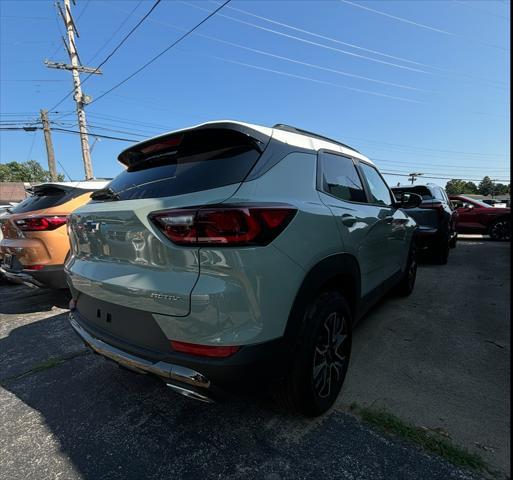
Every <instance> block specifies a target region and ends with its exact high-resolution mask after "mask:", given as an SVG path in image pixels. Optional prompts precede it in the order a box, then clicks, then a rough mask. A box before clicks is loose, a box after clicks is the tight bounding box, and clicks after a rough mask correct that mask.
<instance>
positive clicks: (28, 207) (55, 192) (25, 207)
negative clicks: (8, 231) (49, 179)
mask: <svg viewBox="0 0 513 480" xmlns="http://www.w3.org/2000/svg"><path fill="white" fill-rule="evenodd" d="M84 193H87V190H80V189H78V188H75V189H73V190H62V189H60V188H45V189H42V190H38V191H37V193H34V194H33V195H31V196H30V197H27V198H26V199H25V200H23V201H22V202H20V203H18V205H16V206H14V207H12V208H11V209H10V210H9V212H10V213H25V212H32V211H34V210H42V209H44V208H51V207H57V206H59V205H62V204H64V203H66V202H69V201H70V200H72V199H74V198H76V197H79V196H80V195H83V194H84Z"/></svg>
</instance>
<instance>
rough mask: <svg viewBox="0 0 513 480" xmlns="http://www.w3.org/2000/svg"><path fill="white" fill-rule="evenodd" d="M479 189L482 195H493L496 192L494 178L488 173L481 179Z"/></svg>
mask: <svg viewBox="0 0 513 480" xmlns="http://www.w3.org/2000/svg"><path fill="white" fill-rule="evenodd" d="M477 189H478V191H479V193H480V194H481V195H491V194H492V192H494V185H493V182H492V179H491V178H490V177H489V176H488V175H487V176H486V177H484V178H483V180H481V182H480V183H479V186H478V187H477Z"/></svg>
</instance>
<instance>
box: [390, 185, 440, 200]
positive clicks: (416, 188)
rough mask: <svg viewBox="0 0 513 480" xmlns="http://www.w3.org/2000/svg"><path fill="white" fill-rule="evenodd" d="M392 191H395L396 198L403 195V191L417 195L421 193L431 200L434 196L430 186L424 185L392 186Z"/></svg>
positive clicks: (424, 197)
mask: <svg viewBox="0 0 513 480" xmlns="http://www.w3.org/2000/svg"><path fill="white" fill-rule="evenodd" d="M392 191H393V192H394V195H395V197H396V198H400V197H402V195H403V193H416V194H417V195H420V196H421V197H422V198H423V200H431V199H432V198H433V195H431V192H430V190H429V188H427V187H425V186H424V185H417V186H413V187H400V188H398V187H394V188H392Z"/></svg>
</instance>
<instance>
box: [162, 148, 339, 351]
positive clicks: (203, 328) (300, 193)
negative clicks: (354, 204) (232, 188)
mask: <svg viewBox="0 0 513 480" xmlns="http://www.w3.org/2000/svg"><path fill="white" fill-rule="evenodd" d="M315 178H316V155H314V154H306V153H291V154H289V155H288V156H286V157H285V158H284V159H283V160H281V162H279V163H278V164H276V165H275V166H274V167H273V168H271V169H270V170H269V171H268V172H266V173H265V174H264V175H263V176H262V177H260V178H257V179H255V180H252V181H249V182H246V183H243V184H242V185H241V187H240V188H239V189H238V191H237V192H236V193H235V194H234V195H233V196H232V197H231V198H229V199H228V200H226V202H225V203H232V204H236V203H246V202H258V203H262V202H270V203H287V204H290V205H292V206H294V207H295V208H297V213H296V216H295V217H294V219H293V220H292V222H291V223H290V224H289V225H288V226H287V228H286V229H285V230H284V231H283V232H282V233H281V234H280V235H279V236H278V237H277V238H276V239H275V240H274V241H273V242H272V243H271V244H270V245H268V246H266V247H257V248H252V247H249V248H205V247H203V248H201V249H200V276H199V278H198V282H197V284H196V286H195V287H194V289H193V292H192V294H191V313H190V316H189V317H188V318H187V319H182V320H177V321H173V322H169V321H166V319H159V318H158V317H156V319H157V321H158V322H159V320H160V326H161V328H162V329H163V330H164V331H165V332H166V334H167V336H168V337H169V338H175V339H179V340H183V341H191V342H193V341H195V342H197V343H205V344H219V343H221V344H232V345H240V344H254V343H260V342H264V341H268V340H272V339H275V338H278V337H281V336H283V334H284V332H285V328H286V325H287V320H288V318H289V314H290V310H291V308H292V305H293V303H294V300H295V298H296V295H297V292H298V291H299V288H300V286H301V284H302V282H303V280H304V278H305V276H306V273H307V272H308V271H309V270H310V269H311V268H312V267H313V266H314V265H316V264H317V263H318V262H320V261H321V260H322V259H323V258H325V257H327V256H329V255H332V254H334V253H340V252H341V250H342V244H341V241H340V237H339V235H338V231H337V226H336V223H335V220H334V218H333V216H332V214H331V212H330V211H329V209H328V208H327V207H326V206H325V205H323V204H322V202H321V201H320V200H319V197H318V195H317V191H316V189H315Z"/></svg>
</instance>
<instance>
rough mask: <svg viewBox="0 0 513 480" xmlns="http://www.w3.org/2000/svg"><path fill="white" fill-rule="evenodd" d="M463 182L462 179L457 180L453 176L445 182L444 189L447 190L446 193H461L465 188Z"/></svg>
mask: <svg viewBox="0 0 513 480" xmlns="http://www.w3.org/2000/svg"><path fill="white" fill-rule="evenodd" d="M466 183H467V182H465V181H464V180H458V179H456V178H453V179H452V180H449V181H448V182H447V183H446V184H445V191H446V192H447V195H458V194H460V193H463V191H464V190H465V184H466Z"/></svg>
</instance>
